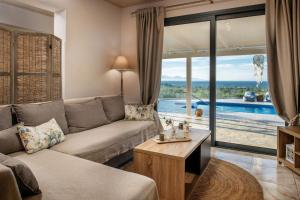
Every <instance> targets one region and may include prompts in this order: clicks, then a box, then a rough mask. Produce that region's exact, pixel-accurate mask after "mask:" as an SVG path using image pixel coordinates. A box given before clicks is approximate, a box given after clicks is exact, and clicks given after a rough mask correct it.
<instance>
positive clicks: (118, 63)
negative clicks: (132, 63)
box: [112, 56, 132, 96]
mask: <svg viewBox="0 0 300 200" xmlns="http://www.w3.org/2000/svg"><path fill="white" fill-rule="evenodd" d="M112 69H115V70H118V71H119V72H120V73H121V96H124V91H123V72H124V71H129V70H132V68H131V67H129V65H128V60H127V58H126V57H125V56H118V57H117V58H116V60H115V62H114V64H113V66H112Z"/></svg>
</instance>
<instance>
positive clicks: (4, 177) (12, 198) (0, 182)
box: [0, 164, 22, 200]
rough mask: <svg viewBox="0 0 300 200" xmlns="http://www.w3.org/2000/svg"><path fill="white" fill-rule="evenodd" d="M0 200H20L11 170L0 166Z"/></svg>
mask: <svg viewBox="0 0 300 200" xmlns="http://www.w3.org/2000/svg"><path fill="white" fill-rule="evenodd" d="M0 199H9V200H22V198H21V194H20V192H19V188H18V184H17V181H16V178H15V176H14V174H13V172H12V170H11V169H10V168H8V167H6V166H4V165H1V164H0Z"/></svg>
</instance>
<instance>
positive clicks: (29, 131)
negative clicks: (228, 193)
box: [18, 119, 65, 153]
mask: <svg viewBox="0 0 300 200" xmlns="http://www.w3.org/2000/svg"><path fill="white" fill-rule="evenodd" d="M18 131H19V135H20V138H21V141H22V143H23V146H24V148H25V150H26V152H27V153H35V152H37V151H40V150H42V149H46V148H49V147H52V146H54V145H56V144H58V143H60V142H63V141H64V140H65V136H64V133H63V132H62V130H61V128H60V127H59V125H58V124H57V122H56V121H55V119H51V120H50V121H49V122H46V123H44V124H41V125H39V126H36V127H31V126H24V125H19V126H18Z"/></svg>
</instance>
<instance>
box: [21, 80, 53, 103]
mask: <svg viewBox="0 0 300 200" xmlns="http://www.w3.org/2000/svg"><path fill="white" fill-rule="evenodd" d="M16 90H17V94H16V103H32V102H42V101H48V100H49V95H48V78H47V76H36V75H20V76H18V77H17V88H16Z"/></svg>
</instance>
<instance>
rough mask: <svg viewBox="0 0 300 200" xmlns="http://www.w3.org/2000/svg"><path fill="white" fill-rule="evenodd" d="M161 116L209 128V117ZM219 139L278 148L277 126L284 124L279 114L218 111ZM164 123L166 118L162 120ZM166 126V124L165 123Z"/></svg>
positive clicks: (176, 114)
mask: <svg viewBox="0 0 300 200" xmlns="http://www.w3.org/2000/svg"><path fill="white" fill-rule="evenodd" d="M159 115H160V117H161V118H163V117H166V118H172V119H174V121H175V123H178V122H182V121H184V120H186V121H189V122H190V123H191V125H192V127H196V128H204V129H208V128H209V119H208V117H201V118H196V117H190V116H187V115H185V114H178V113H163V112H160V113H159ZM216 118H217V119H216V120H217V132H216V138H217V140H218V141H223V142H230V143H237V144H244V145H250V146H258V147H265V148H272V149H276V148H277V147H276V146H277V131H276V129H277V126H282V125H284V124H283V123H284V122H283V121H282V120H281V119H280V118H279V117H278V116H277V115H269V114H254V113H241V112H232V113H220V112H218V113H217V117H216ZM162 122H163V123H164V120H162ZM163 125H164V127H165V124H163Z"/></svg>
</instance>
